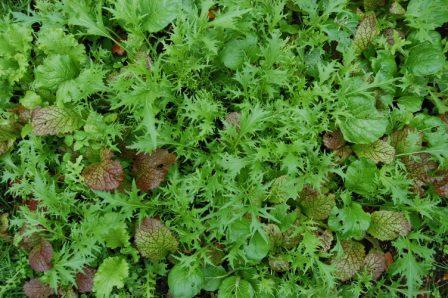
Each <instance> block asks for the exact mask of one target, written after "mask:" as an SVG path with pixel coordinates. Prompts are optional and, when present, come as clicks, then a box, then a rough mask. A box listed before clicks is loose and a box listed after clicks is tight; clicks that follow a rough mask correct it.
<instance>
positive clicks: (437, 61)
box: [406, 42, 446, 76]
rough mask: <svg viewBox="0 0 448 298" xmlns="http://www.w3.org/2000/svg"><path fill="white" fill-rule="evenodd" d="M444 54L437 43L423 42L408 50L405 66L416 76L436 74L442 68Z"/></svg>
mask: <svg viewBox="0 0 448 298" xmlns="http://www.w3.org/2000/svg"><path fill="white" fill-rule="evenodd" d="M445 60H446V59H445V55H444V54H443V51H442V49H441V48H440V46H438V45H434V44H432V43H430V42H425V43H421V44H418V45H416V46H415V47H413V48H412V49H411V50H410V51H409V56H408V58H407V60H406V66H407V67H408V68H409V70H410V71H411V72H412V73H413V74H414V75H416V76H427V75H432V74H436V73H438V72H439V71H441V70H442V69H443V68H444V65H445Z"/></svg>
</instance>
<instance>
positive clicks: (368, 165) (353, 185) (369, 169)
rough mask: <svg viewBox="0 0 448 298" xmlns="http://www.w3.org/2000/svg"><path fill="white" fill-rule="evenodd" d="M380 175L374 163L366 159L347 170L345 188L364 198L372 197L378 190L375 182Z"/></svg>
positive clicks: (360, 160)
mask: <svg viewBox="0 0 448 298" xmlns="http://www.w3.org/2000/svg"><path fill="white" fill-rule="evenodd" d="M378 173H379V172H378V169H377V167H376V166H375V164H374V163H373V162H372V161H370V160H368V159H365V158H361V159H359V160H356V161H354V162H352V163H351V164H350V166H349V167H348V168H347V171H346V173H345V182H344V184H345V187H346V188H347V189H348V190H351V191H353V192H355V193H357V194H360V195H362V196H365V197H368V196H371V195H373V194H374V193H375V192H376V190H377V186H376V184H375V183H374V181H375V179H376V176H377V175H378Z"/></svg>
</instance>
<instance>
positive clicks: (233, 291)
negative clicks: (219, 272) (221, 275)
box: [218, 276, 255, 298]
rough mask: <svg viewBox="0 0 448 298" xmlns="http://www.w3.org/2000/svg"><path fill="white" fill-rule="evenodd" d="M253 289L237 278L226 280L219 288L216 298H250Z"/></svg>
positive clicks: (247, 283) (252, 294)
mask: <svg viewBox="0 0 448 298" xmlns="http://www.w3.org/2000/svg"><path fill="white" fill-rule="evenodd" d="M254 292H255V291H254V288H253V287H252V285H251V284H250V283H249V282H248V281H247V280H244V279H242V278H241V277H239V276H230V277H228V278H226V279H225V280H224V281H223V282H222V284H221V286H220V287H219V292H218V298H252V297H254Z"/></svg>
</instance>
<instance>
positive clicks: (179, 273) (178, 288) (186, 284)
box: [168, 264, 204, 298]
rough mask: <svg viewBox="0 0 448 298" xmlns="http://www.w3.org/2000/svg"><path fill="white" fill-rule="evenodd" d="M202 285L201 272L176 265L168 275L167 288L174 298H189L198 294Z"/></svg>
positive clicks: (202, 275)
mask: <svg viewBox="0 0 448 298" xmlns="http://www.w3.org/2000/svg"><path fill="white" fill-rule="evenodd" d="M203 283H204V274H203V273H202V271H201V270H199V269H197V268H194V269H191V268H186V267H184V266H182V265H181V264H177V265H175V266H174V267H173V269H171V271H170V273H169V274H168V286H169V288H170V293H171V294H172V295H173V297H174V298H191V297H194V296H196V295H197V294H199V292H200V291H201V288H202V285H203Z"/></svg>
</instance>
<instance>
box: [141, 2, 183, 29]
mask: <svg viewBox="0 0 448 298" xmlns="http://www.w3.org/2000/svg"><path fill="white" fill-rule="evenodd" d="M181 4H182V1H181V0H141V1H140V5H141V8H142V11H141V13H142V15H144V16H145V17H144V19H143V28H144V29H146V31H148V32H159V31H160V30H162V29H163V28H165V27H166V26H168V24H169V23H171V22H172V21H173V20H174V19H175V18H176V16H177V13H178V12H179V9H180V7H181Z"/></svg>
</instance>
